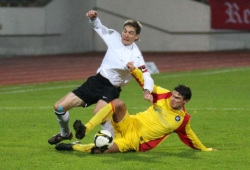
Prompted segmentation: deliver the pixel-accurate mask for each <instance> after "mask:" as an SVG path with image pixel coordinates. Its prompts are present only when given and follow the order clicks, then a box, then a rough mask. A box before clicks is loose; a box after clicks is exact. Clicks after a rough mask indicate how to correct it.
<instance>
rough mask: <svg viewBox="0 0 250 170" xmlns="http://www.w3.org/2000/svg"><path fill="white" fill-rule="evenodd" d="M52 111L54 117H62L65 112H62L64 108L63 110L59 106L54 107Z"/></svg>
mask: <svg viewBox="0 0 250 170" xmlns="http://www.w3.org/2000/svg"><path fill="white" fill-rule="evenodd" d="M54 111H55V114H56V115H64V114H65V113H66V112H65V111H64V108H63V106H61V105H59V106H58V105H56V104H55V105H54Z"/></svg>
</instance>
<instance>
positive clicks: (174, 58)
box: [0, 51, 250, 86]
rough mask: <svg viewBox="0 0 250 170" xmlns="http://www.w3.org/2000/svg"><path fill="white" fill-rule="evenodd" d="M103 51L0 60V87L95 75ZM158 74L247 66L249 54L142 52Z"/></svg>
mask: <svg viewBox="0 0 250 170" xmlns="http://www.w3.org/2000/svg"><path fill="white" fill-rule="evenodd" d="M103 56H104V52H100V53H84V54H67V55H66V54H65V55H46V56H26V57H24V56H22V57H9V58H8V57H4V58H0V86H3V85H16V84H32V83H43V82H55V81H67V80H80V79H86V78H87V77H89V76H91V75H94V74H95V72H96V70H97V68H98V67H99V66H100V64H101V61H102V59H103ZM143 56H144V58H145V61H146V62H150V61H153V62H155V64H156V66H157V67H158V69H159V71H160V72H175V71H190V70H204V69H213V68H233V67H248V66H250V52H243V51H238V52H232V51H230V52H185V53H184V52H183V53H182V52H179V53H170V52H167V53H143Z"/></svg>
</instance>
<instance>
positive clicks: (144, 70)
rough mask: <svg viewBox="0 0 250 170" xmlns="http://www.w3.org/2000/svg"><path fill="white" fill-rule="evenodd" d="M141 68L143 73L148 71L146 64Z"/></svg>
mask: <svg viewBox="0 0 250 170" xmlns="http://www.w3.org/2000/svg"><path fill="white" fill-rule="evenodd" d="M139 69H140V70H141V71H142V72H143V73H145V72H147V71H148V70H147V68H146V66H145V65H143V66H140V67H139Z"/></svg>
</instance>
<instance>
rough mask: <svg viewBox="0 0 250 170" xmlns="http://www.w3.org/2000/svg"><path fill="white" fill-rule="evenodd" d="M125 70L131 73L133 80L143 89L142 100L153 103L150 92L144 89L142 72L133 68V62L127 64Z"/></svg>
mask: <svg viewBox="0 0 250 170" xmlns="http://www.w3.org/2000/svg"><path fill="white" fill-rule="evenodd" d="M127 68H128V70H129V72H130V73H131V75H132V76H133V77H134V78H135V80H136V81H137V82H138V83H139V85H140V86H141V88H142V89H143V98H144V99H145V100H148V101H149V102H151V103H153V96H152V95H151V92H150V91H149V90H147V89H144V77H143V74H142V71H141V70H139V69H138V68H136V67H134V63H133V62H128V63H127Z"/></svg>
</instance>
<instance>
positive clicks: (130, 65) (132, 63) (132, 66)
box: [126, 61, 135, 72]
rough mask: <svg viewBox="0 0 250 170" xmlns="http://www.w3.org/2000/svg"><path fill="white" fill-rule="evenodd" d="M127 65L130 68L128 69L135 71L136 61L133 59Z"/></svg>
mask: <svg viewBox="0 0 250 170" xmlns="http://www.w3.org/2000/svg"><path fill="white" fill-rule="evenodd" d="M126 67H127V68H128V70H129V71H130V72H132V71H134V69H135V66H134V62H133V61H131V62H128V63H127V65H126Z"/></svg>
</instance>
